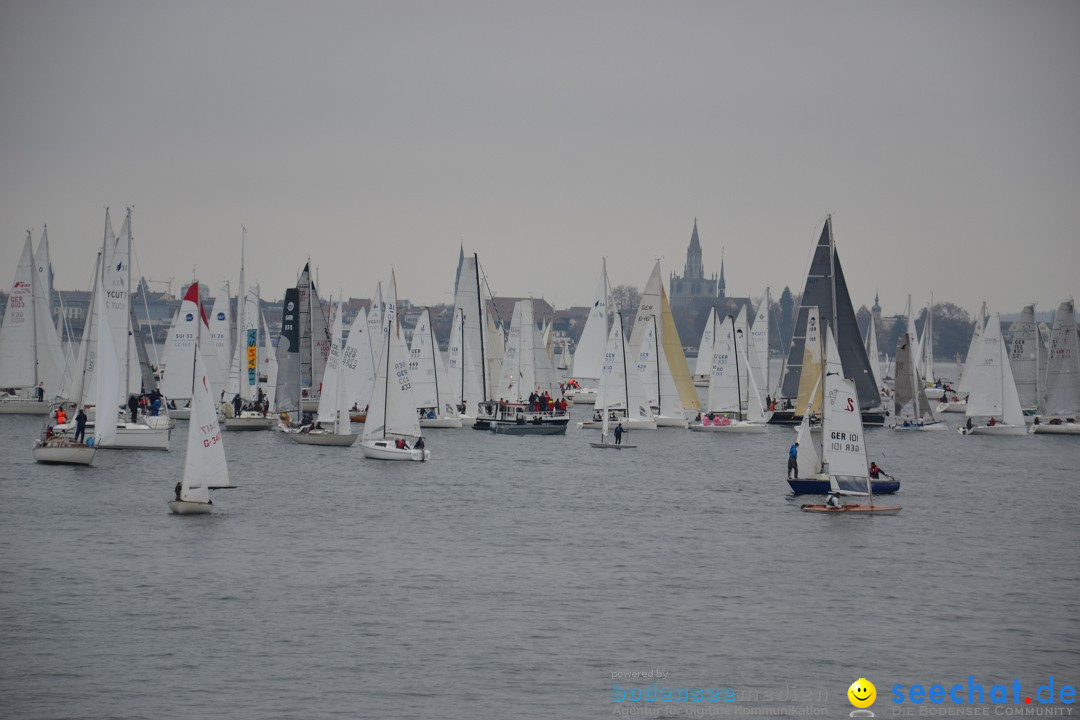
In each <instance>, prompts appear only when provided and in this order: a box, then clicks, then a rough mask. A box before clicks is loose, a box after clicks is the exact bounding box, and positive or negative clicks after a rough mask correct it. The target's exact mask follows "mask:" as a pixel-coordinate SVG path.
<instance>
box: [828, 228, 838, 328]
mask: <svg viewBox="0 0 1080 720" xmlns="http://www.w3.org/2000/svg"><path fill="white" fill-rule="evenodd" d="M825 222H826V223H828V225H829V289H830V290H831V292H832V303H831V305H832V318H831V324H832V328H833V335H836V336H837V337H834V338H833V340H835V341H836V347H837V348H839V347H840V337H839V335H838V331H839V327H838V326H837V325H838V324H837V320H836V318H837V315H836V245H835V244H833V234H832V215H829V216H828V217H827V218H826V219H825Z"/></svg>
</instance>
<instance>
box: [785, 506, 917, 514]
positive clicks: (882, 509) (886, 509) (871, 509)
mask: <svg viewBox="0 0 1080 720" xmlns="http://www.w3.org/2000/svg"><path fill="white" fill-rule="evenodd" d="M799 509H800V510H802V511H803V512H812V513H822V514H825V515H896V514H898V513H899V512H900V510H901V508H900V507H899V506H897V505H842V506H840V507H829V506H828V505H803V506H802V507H800V508H799Z"/></svg>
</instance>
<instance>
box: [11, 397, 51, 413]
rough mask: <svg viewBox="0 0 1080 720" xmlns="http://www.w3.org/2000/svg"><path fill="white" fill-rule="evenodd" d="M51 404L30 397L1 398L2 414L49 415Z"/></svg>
mask: <svg viewBox="0 0 1080 720" xmlns="http://www.w3.org/2000/svg"><path fill="white" fill-rule="evenodd" d="M48 414H49V404H48V403H46V402H38V401H37V400H31V399H30V398H20V397H10V396H9V397H4V398H0V415H48Z"/></svg>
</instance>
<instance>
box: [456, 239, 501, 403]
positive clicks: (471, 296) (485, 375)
mask: <svg viewBox="0 0 1080 720" xmlns="http://www.w3.org/2000/svg"><path fill="white" fill-rule="evenodd" d="M456 286H457V292H456V293H455V294H454V317H460V318H461V320H460V322H461V323H462V331H461V333H462V339H461V347H462V356H461V360H462V362H466V363H468V367H466V368H465V369H464V370H463V372H464V374H465V376H466V379H467V380H468V376H469V375H472V376H473V377H475V378H476V380H477V383H478V387H479V392H478V393H477V394H475V395H474V394H471V393H470V390H472V387H471V383H469V382H466V383H465V384H464V385H463V387H462V392H463V400H462V402H464V404H465V406H466V408H468V409H469V410H470V411H474V410H475V408H476V407H477V405H478V403H480V402H483V401H485V400H487V399H488V397H489V392H488V391H489V388H490V387H492V386H493V385H494V384H495V382H496V380H495V379H494V378H492V377H490V372H489V369H488V366H487V357H488V352H487V348H486V347H485V338H484V335H485V333H484V332H483V331H484V329H486V327H487V319H486V317H485V312H484V310H483V308H482V306H481V300H480V280H479V274H478V263H477V259H476V255H473V256H471V257H469V256H466V257H465V258H464V260H463V261H462V262H461V267H460V272H459V273H458V277H457V285H456ZM495 395H496V393H491V396H492V397H494V396H495Z"/></svg>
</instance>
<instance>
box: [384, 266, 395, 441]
mask: <svg viewBox="0 0 1080 720" xmlns="http://www.w3.org/2000/svg"><path fill="white" fill-rule="evenodd" d="M394 290H395V291H396V290H397V283H395V284H394ZM390 331H391V332H394V333H396V332H397V298H396V297H395V298H394V327H392V328H390ZM391 332H387V333H386V353H385V355H386V379H385V381H384V383H385V385H384V387H383V423H382V436H383V440H385V439H386V418H387V415H386V412H387V410H389V401H390V337H391Z"/></svg>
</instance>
